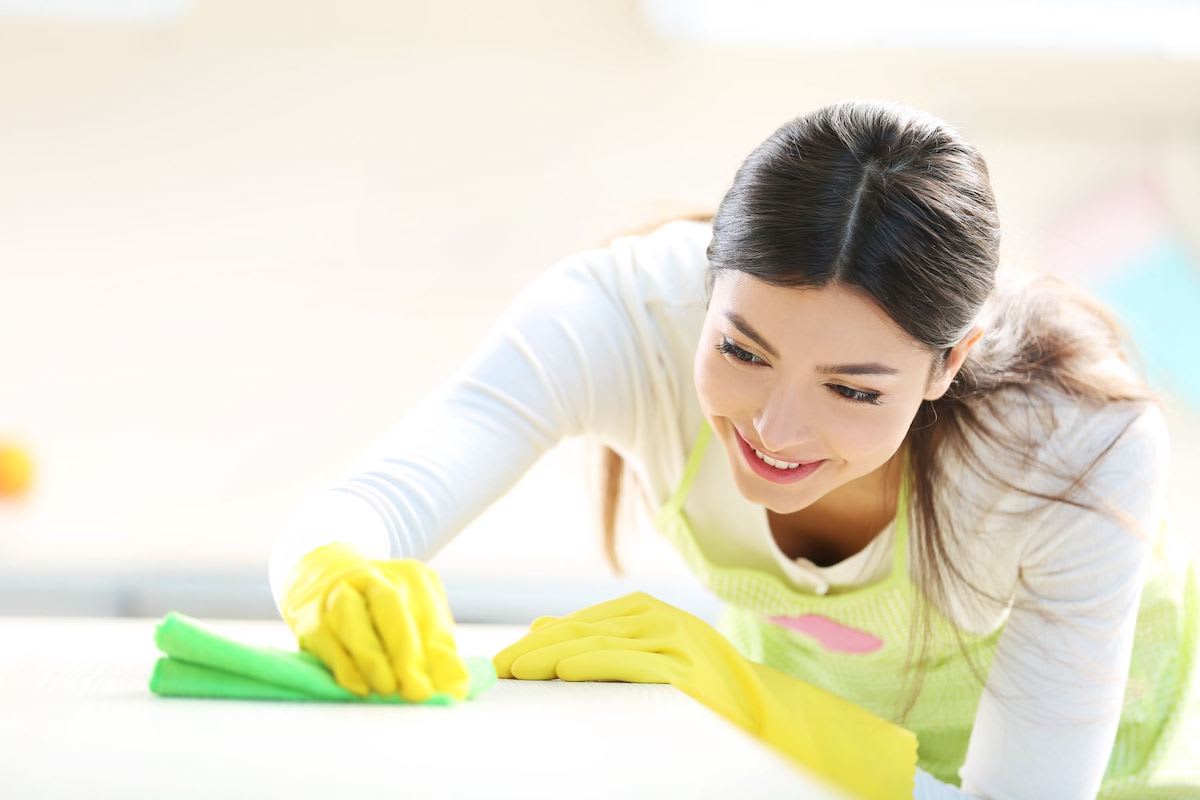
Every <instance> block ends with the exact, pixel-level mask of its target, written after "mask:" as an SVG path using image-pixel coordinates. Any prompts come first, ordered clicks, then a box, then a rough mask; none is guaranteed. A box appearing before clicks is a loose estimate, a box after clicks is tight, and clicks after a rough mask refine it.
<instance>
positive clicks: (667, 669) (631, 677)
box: [554, 650, 672, 683]
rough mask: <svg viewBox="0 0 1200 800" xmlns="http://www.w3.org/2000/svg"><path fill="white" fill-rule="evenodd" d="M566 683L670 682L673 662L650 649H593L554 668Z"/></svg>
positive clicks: (565, 660) (561, 662) (563, 661)
mask: <svg viewBox="0 0 1200 800" xmlns="http://www.w3.org/2000/svg"><path fill="white" fill-rule="evenodd" d="M554 673H555V674H556V675H557V676H558V677H559V678H560V679H562V680H564V681H625V682H627V683H671V682H672V673H671V662H670V661H669V660H668V659H667V658H666V657H665V656H663V655H662V654H661V653H656V652H653V651H650V650H591V651H588V652H586V653H579V654H577V655H573V656H570V657H568V658H564V659H563V660H562V661H559V662H558V664H557V665H556V666H555V668H554Z"/></svg>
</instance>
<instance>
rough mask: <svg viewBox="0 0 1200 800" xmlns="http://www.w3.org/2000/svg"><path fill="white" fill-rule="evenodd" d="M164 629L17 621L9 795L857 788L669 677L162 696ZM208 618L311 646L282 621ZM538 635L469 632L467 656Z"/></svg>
mask: <svg viewBox="0 0 1200 800" xmlns="http://www.w3.org/2000/svg"><path fill="white" fill-rule="evenodd" d="M158 621H159V620H158V619H130V618H111V619H110V618H44V617H41V618H22V617H0V650H2V652H3V654H4V655H3V657H2V658H0V797H6V798H7V797H12V798H26V797H38V798H58V797H64V798H65V797H71V798H75V797H84V796H86V797H89V798H107V797H112V798H117V797H120V798H138V797H168V796H169V797H172V798H189V797H196V798H201V797H202V798H205V800H210V799H211V798H214V797H220V798H233V797H256V798H257V797H268V796H287V797H290V798H297V797H322V798H329V797H343V796H346V794H347V791H348V790H350V791H354V792H355V793H356V795H357V796H360V797H365V796H369V795H364V794H362V793H363V792H371V791H376V792H379V793H380V794H379V795H378V796H380V797H383V796H388V797H392V796H403V797H435V798H436V797H446V798H449V797H454V798H463V797H477V796H478V797H483V796H486V797H489V798H507V797H514V798H515V797H555V798H560V797H572V798H592V797H595V798H600V797H603V798H611V797H654V798H664V797H687V798H709V797H711V798H727V797H730V796H735V795H736V796H740V797H743V798H749V797H754V798H758V797H789V798H833V797H840V796H841V795H839V794H836V793H834V792H832V791H831V790H830V789H828V788H826V786H825V785H824V784H822V783H820V782H819V781H818V780H817V779H816V778H814V777H811V776H809V775H808V774H806V773H803V772H801V771H800V770H798V769H797V768H795V767H794V766H793V765H792V764H791V763H790V762H788V761H786V760H784V759H783V758H782V757H781V756H779V755H778V754H776V753H775V752H774V751H773V750H771V749H770V748H768V747H766V746H764V745H763V744H762V743H760V742H758V741H756V740H755V739H754V738H753V737H751V736H750V735H748V734H746V733H745V732H743V731H742V730H740V729H739V728H737V727H736V726H734V725H732V724H730V723H728V722H726V721H725V720H724V719H722V718H721V717H719V716H717V715H716V714H715V713H713V712H712V711H710V710H709V709H707V708H705V707H704V706H702V705H700V704H699V703H696V702H695V701H693V700H692V699H691V698H689V697H687V696H686V695H684V694H683V693H682V692H679V691H677V690H676V689H675V688H674V687H671V686H667V685H657V684H635V683H615V682H612V683H602V682H594V683H592V682H589V683H582V682H565V681H557V680H556V681H517V680H501V681H498V682H497V683H496V685H495V686H493V687H492V688H491V689H488V690H487V691H486V692H484V693H483V694H481V695H479V696H478V697H477V698H476V699H474V700H472V701H469V702H466V703H460V704H457V705H453V706H443V707H432V706H381V705H360V704H355V703H344V704H343V703H291V702H279V701H248V700H210V699H193V698H177V697H159V696H158V695H155V694H153V693H152V692H150V690H149V689H148V688H147V684H148V681H149V677H150V672H151V670H152V668H153V665H154V662H155V661H156V660H157V658H158V657H159V656H160V655H161V654H160V653H159V651H158V648H157V647H156V646H155V644H154V627H155V625H156V624H157V623H158ZM201 622H202V623H203V624H204V625H205V626H206V627H209V628H211V629H212V630H214V631H216V632H217V633H219V634H221V635H223V636H229V637H232V638H236V639H238V640H239V641H243V642H246V643H248V644H258V645H271V646H276V647H284V648H288V649H294V648H295V638H294V637H293V636H292V634H291V632H290V631H289V630H288V629H287V626H286V625H284V623H283V622H277V621H245V620H201ZM525 630H526V629H525V628H524V627H523V626H512V625H468V624H460V625H458V628H457V639H458V643H459V651H460V653H462V654H463V655H465V656H487V657H490V656H491V655H492V654H494V653H495V652H496V651H498V650H499V649H501V648H502V647H504V646H505V645H507V644H509V643H511V642H514V641H516V640H517V639H518V638H520V637H521V636H522V635H523V634H524V633H525Z"/></svg>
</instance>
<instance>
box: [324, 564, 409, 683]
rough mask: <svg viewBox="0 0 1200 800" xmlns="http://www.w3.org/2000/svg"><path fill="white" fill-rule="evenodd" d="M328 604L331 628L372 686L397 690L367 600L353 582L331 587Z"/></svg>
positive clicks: (344, 582)
mask: <svg viewBox="0 0 1200 800" xmlns="http://www.w3.org/2000/svg"><path fill="white" fill-rule="evenodd" d="M326 603H327V604H328V612H327V613H328V618H329V624H330V627H331V628H332V629H333V632H334V634H335V635H336V636H337V638H338V641H339V642H340V643H341V644H342V646H343V647H345V648H346V651H347V652H348V653H349V654H350V656H351V658H353V659H354V663H355V664H356V665H357V666H358V668H359V670H360V671H361V672H362V673H363V674H364V675H365V676H366V678H367V682H368V683H369V684H370V686H371V688H372V689H373V690H375V691H376V692H378V693H379V694H391V693H392V692H394V691H396V679H395V677H394V676H393V675H392V667H391V664H389V663H388V659H387V655H386V654H385V653H384V650H383V644H382V643H381V642H380V641H379V636H378V635H376V632H375V624H374V623H373V622H372V621H371V613H370V611H369V610H368V609H367V601H366V600H365V599H364V598H363V596H362V595H361V594H360V593H359V591H358V590H357V589H355V588H354V587H353V586H352V585H351V584H350V583H348V582H346V581H341V582H339V583H337V584H336V585H335V586H334V587H333V589H332V590H330V592H329V597H328V599H327V600H326Z"/></svg>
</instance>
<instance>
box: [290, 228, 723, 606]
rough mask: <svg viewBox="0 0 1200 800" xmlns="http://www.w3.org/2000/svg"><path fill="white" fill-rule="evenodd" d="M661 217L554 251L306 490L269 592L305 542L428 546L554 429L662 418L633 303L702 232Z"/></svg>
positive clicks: (649, 342) (614, 427)
mask: <svg viewBox="0 0 1200 800" xmlns="http://www.w3.org/2000/svg"><path fill="white" fill-rule="evenodd" d="M702 233H703V230H702V228H698V227H697V225H696V224H695V223H672V224H669V225H667V226H664V227H661V228H659V229H658V230H656V231H655V232H653V233H651V234H649V235H648V236H646V237H625V238H622V239H618V240H616V241H614V242H613V244H612V245H611V246H610V247H608V248H601V249H595V250H589V251H585V252H582V253H578V254H576V255H573V256H570V257H568V258H566V259H563V260H562V261H560V262H557V263H556V264H554V265H553V266H552V267H550V268H549V269H548V270H547V271H546V272H545V273H543V274H542V275H540V276H539V277H538V278H537V279H536V280H535V281H534V282H533V283H532V284H530V285H529V286H528V287H527V288H526V289H524V290H523V291H522V292H521V293H520V294H519V295H518V296H517V298H516V299H515V300H514V301H513V302H512V303H511V304H510V305H509V307H508V308H507V309H506V310H505V311H504V313H503V314H501V316H500V318H499V319H498V320H497V322H496V323H495V325H494V326H493V327H492V329H491V330H490V332H489V333H488V335H487V336H486V338H485V340H484V341H483V342H482V343H481V345H480V346H479V348H478V349H477V350H476V351H475V352H474V354H473V355H472V357H471V358H470V359H469V360H468V361H467V363H466V364H465V365H464V366H463V367H462V368H461V369H460V370H459V371H458V372H457V373H456V374H455V375H454V376H453V377H452V378H451V379H449V380H448V381H446V382H445V383H444V384H442V385H441V386H440V387H439V388H438V389H437V390H436V391H435V392H433V393H432V394H431V395H430V396H429V397H427V398H425V399H424V400H423V401H422V402H421V403H419V404H418V405H417V406H416V407H415V408H414V409H413V410H412V411H411V412H409V413H408V414H406V415H405V416H404V418H403V419H401V420H400V422H399V423H398V424H397V425H396V426H395V427H394V428H393V429H392V430H390V431H389V432H388V433H387V434H386V435H385V436H383V437H382V438H381V439H380V440H379V441H378V442H376V443H375V444H374V445H373V446H372V447H371V448H370V450H369V451H368V452H367V453H366V454H365V455H364V456H363V457H362V458H360V459H359V460H358V462H357V464H356V465H355V466H354V467H353V468H351V469H350V470H349V474H348V475H347V477H345V478H344V479H342V480H341V481H339V482H338V483H337V484H336V485H334V486H333V487H331V488H330V489H328V490H326V491H324V492H321V493H319V494H318V495H315V496H313V497H310V498H308V499H307V500H306V501H305V502H304V503H303V504H302V505H301V507H300V508H298V509H297V511H296V513H295V514H294V515H293V517H292V521H291V522H290V524H288V526H287V527H286V529H285V531H284V532H283V534H282V535H281V536H280V537H279V539H278V540H277V542H276V544H275V546H274V549H273V551H272V555H271V561H270V568H269V573H270V583H271V590H272V594H273V595H274V597H275V600H276V604H278V603H279V599H280V594H281V592H282V589H283V583H284V580H285V579H286V576H287V575H288V572H289V571H290V569H291V567H292V566H293V565H294V564H295V563H296V562H298V561H299V559H300V558H301V557H302V556H303V555H304V554H305V553H306V552H308V551H309V550H311V549H313V548H315V547H317V546H319V545H321V544H325V543H328V542H330V541H333V540H341V541H346V542H349V543H351V544H354V545H355V546H356V547H358V548H359V549H360V551H362V552H363V554H364V555H367V556H368V557H371V558H405V557H411V558H418V559H422V560H424V559H428V558H430V557H432V556H433V555H434V554H435V553H436V552H437V551H438V550H439V549H440V548H441V547H442V546H444V545H445V544H446V543H447V542H448V541H449V540H450V539H451V538H453V536H455V535H456V534H457V533H458V532H459V531H460V530H461V529H462V528H463V527H465V526H466V525H467V524H468V523H470V522H471V521H472V520H473V519H474V518H475V517H476V516H477V515H478V514H479V513H481V512H482V511H483V510H484V509H485V508H486V507H487V506H488V505H489V504H490V503H492V502H493V501H494V500H495V499H496V498H497V497H498V496H500V495H501V494H502V493H504V492H505V491H507V490H508V489H510V488H511V487H512V486H513V485H514V484H515V483H516V482H517V481H518V480H519V479H520V478H521V477H522V475H524V474H525V472H526V471H527V470H528V469H529V467H530V466H532V465H533V463H534V462H535V461H536V460H537V459H538V458H539V457H540V456H541V455H542V454H543V453H544V452H545V451H546V450H548V449H550V448H551V447H553V446H554V445H556V444H557V443H558V442H559V441H560V440H561V439H563V438H564V437H568V436H573V435H581V434H584V433H587V434H590V435H592V436H594V437H596V438H597V439H598V440H600V441H603V442H605V443H608V444H610V445H613V446H615V447H618V448H620V449H621V450H623V451H624V452H629V451H630V450H632V449H635V448H641V447H642V446H643V443H642V442H640V441H639V437H648V436H653V435H656V434H655V431H657V430H662V429H663V423H664V420H663V419H662V415H663V414H664V413H669V412H668V411H666V410H665V409H666V408H668V406H667V405H666V403H665V402H664V401H665V400H666V397H665V396H664V394H665V393H667V392H672V391H677V387H672V386H668V385H667V384H668V383H670V382H672V381H677V380H678V376H677V375H674V374H673V373H674V372H676V371H677V370H674V369H673V365H672V364H669V363H667V364H664V363H662V361H663V346H662V341H661V339H662V337H661V335H660V332H659V331H657V329H655V327H654V323H653V319H652V317H651V315H650V314H648V313H647V311H646V308H645V297H644V296H643V295H644V294H648V293H651V292H653V291H656V290H657V289H658V288H660V286H659V284H656V283H655V281H658V280H661V279H662V276H664V275H672V274H676V272H675V270H677V269H678V268H679V266H680V265H679V264H669V263H664V262H666V261H669V260H670V259H675V260H679V259H688V258H699V259H700V260H701V261H700V263H699V265H697V266H696V269H702V264H703V258H704V249H703V248H704V247H705V246H706V245H707V237H706V236H703V235H699V234H702Z"/></svg>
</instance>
